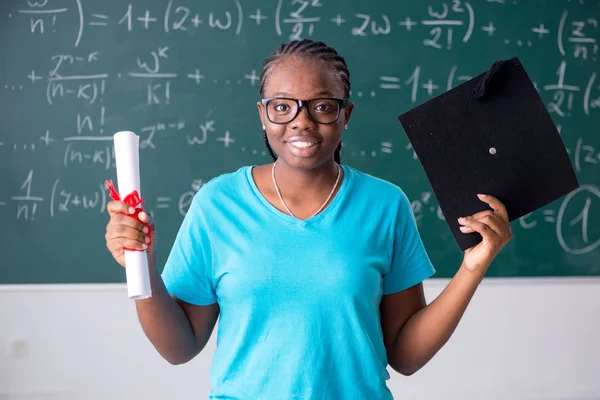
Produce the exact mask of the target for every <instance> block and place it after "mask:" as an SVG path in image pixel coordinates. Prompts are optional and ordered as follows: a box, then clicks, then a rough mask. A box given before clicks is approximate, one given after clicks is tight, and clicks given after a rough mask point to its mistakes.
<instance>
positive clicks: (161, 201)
mask: <svg viewBox="0 0 600 400" xmlns="http://www.w3.org/2000/svg"><path fill="white" fill-rule="evenodd" d="M171 201H173V198H172V197H157V198H156V202H157V204H156V208H169V207H171Z"/></svg>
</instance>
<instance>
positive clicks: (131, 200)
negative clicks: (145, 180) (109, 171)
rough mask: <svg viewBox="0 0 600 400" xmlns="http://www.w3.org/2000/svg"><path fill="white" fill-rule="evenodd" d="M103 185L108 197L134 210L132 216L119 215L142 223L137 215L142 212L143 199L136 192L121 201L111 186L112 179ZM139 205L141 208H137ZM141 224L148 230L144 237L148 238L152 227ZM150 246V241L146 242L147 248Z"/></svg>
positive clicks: (112, 185)
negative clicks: (130, 217)
mask: <svg viewBox="0 0 600 400" xmlns="http://www.w3.org/2000/svg"><path fill="white" fill-rule="evenodd" d="M104 185H105V186H106V188H107V189H108V190H109V191H110V194H109V195H110V197H111V198H112V199H113V200H116V201H123V203H125V204H127V205H129V206H131V207H133V208H134V209H135V211H134V212H133V214H126V213H123V212H120V213H119V214H123V215H130V216H132V217H133V218H135V219H137V220H138V221H140V222H142V221H141V220H140V215H139V214H140V212H142V211H144V199H143V198H142V197H140V194H139V193H138V191H137V190H134V191H133V192H131V193H129V194H128V195H127V196H125V198H124V199H123V200H121V196H119V193H118V192H117V190H116V189H115V185H114V184H113V181H112V179H108V180H106V181H105V182H104ZM140 204H141V206H140V207H138V206H139V205H140ZM142 224H144V226H146V227H147V228H148V233H147V234H146V235H148V237H150V233H151V232H152V227H151V226H150V225H149V224H148V223H145V222H142ZM151 244H152V240H151V241H150V242H148V246H150V245H151ZM124 250H131V251H143V250H138V249H130V248H127V247H125V248H124Z"/></svg>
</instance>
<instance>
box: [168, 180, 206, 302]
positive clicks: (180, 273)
mask: <svg viewBox="0 0 600 400" xmlns="http://www.w3.org/2000/svg"><path fill="white" fill-rule="evenodd" d="M201 191H202V189H201V190H200V191H199V192H198V193H197V194H196V195H195V196H194V199H193V201H192V204H191V205H190V208H189V210H188V212H187V214H186V216H185V217H184V219H183V223H182V224H181V227H180V228H179V232H178V233H177V237H176V238H175V243H174V244H173V248H172V249H171V252H170V254H169V257H168V259H167V263H166V264H165V267H164V269H163V272H162V274H161V276H162V279H163V281H164V283H165V286H166V288H167V291H168V292H169V294H171V295H173V296H175V297H177V298H178V299H181V300H183V301H185V302H186V303H190V304H195V305H199V306H203V305H209V304H213V303H215V302H216V301H217V296H216V295H215V291H214V288H213V285H212V278H211V271H212V267H211V265H212V263H211V259H212V257H211V251H210V249H211V247H210V242H209V237H208V233H207V230H206V224H205V219H204V215H203V213H202V209H201V207H200V192H201Z"/></svg>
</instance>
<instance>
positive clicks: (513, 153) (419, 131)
mask: <svg viewBox="0 0 600 400" xmlns="http://www.w3.org/2000/svg"><path fill="white" fill-rule="evenodd" d="M398 119H399V121H400V123H401V124H402V126H403V128H404V131H405V132H406V135H407V136H408V139H409V141H410V142H411V144H412V146H413V149H414V150H415V152H416V154H417V157H418V158H419V161H420V162H421V164H422V166H423V169H424V170H425V173H426V175H427V178H428V179H429V182H430V183H431V186H432V188H433V192H434V194H435V196H436V198H437V200H438V202H439V205H440V208H441V210H442V212H443V213H444V216H445V218H446V221H447V223H448V225H449V227H450V230H451V232H452V234H453V235H454V237H455V239H456V241H457V243H458V245H459V246H460V248H461V249H462V250H466V249H468V248H469V247H472V246H474V245H476V244H477V243H479V242H480V241H481V240H482V238H481V235H480V234H479V233H477V232H474V233H467V234H465V233H462V232H461V231H460V229H459V227H460V225H459V223H458V221H457V218H459V217H464V216H468V215H472V214H475V213H477V212H480V211H484V210H489V209H490V208H489V206H488V205H487V204H486V203H483V202H482V201H481V200H479V198H478V197H477V194H478V193H483V194H490V195H492V196H495V197H497V198H498V199H499V200H500V201H501V202H502V203H503V204H504V205H505V207H506V210H507V212H508V216H509V219H510V221H513V220H515V219H517V218H520V217H522V216H523V215H526V214H528V213H530V212H532V211H534V210H536V209H538V208H540V207H543V206H545V205H546V204H548V203H550V202H552V201H554V200H556V199H558V198H559V197H561V196H563V195H566V194H567V193H569V192H570V191H572V190H574V189H576V188H577V187H579V183H578V181H577V177H576V176H575V171H574V170H573V166H572V165H571V162H570V160H569V156H568V154H567V151H566V149H565V147H564V144H563V142H562V139H561V138H560V135H559V132H558V130H557V128H556V126H555V125H554V123H553V122H552V119H551V117H550V114H549V113H548V111H547V109H546V107H545V105H544V103H543V102H542V99H541V98H540V96H539V94H538V92H537V90H536V88H535V87H534V85H533V83H532V82H531V80H530V79H529V77H528V76H527V73H526V72H525V69H524V68H523V66H522V64H521V62H520V61H519V59H518V58H517V57H515V58H512V59H510V60H505V61H496V62H494V63H493V64H492V66H491V67H490V69H489V70H488V71H487V72H485V73H483V74H481V75H479V76H476V77H475V78H473V79H471V80H469V81H467V82H464V83H462V84H461V85H459V86H457V87H455V88H454V89H452V90H449V91H447V92H446V93H443V94H442V95H439V96H437V97H435V98H433V99H431V100H429V101H427V102H425V103H423V104H421V105H419V106H417V107H415V108H413V109H412V110H410V111H408V112H405V113H404V114H402V115H400V116H399V117H398Z"/></svg>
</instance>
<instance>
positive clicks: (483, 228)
mask: <svg viewBox="0 0 600 400" xmlns="http://www.w3.org/2000/svg"><path fill="white" fill-rule="evenodd" d="M459 222H460V223H461V224H464V226H467V227H469V228H471V229H472V230H473V231H474V232H478V233H479V234H480V235H481V236H482V237H483V238H484V239H485V240H487V241H490V242H497V241H499V240H500V238H499V237H498V234H497V233H496V232H494V230H493V229H492V228H490V227H489V226H488V225H486V224H485V223H483V222H481V221H476V220H473V219H468V218H461V219H460V220H459Z"/></svg>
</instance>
